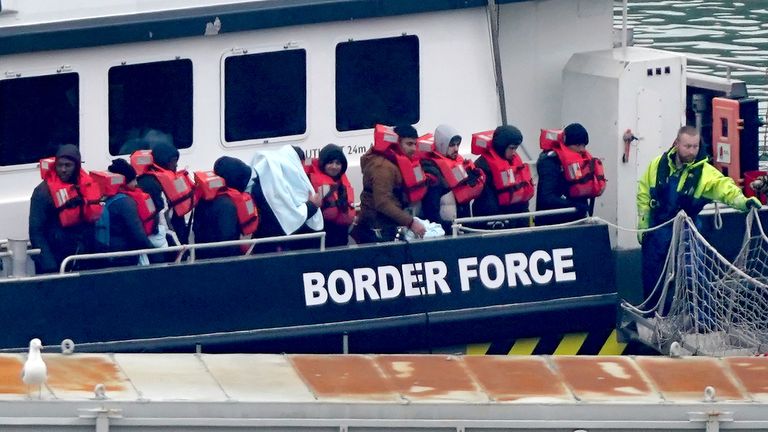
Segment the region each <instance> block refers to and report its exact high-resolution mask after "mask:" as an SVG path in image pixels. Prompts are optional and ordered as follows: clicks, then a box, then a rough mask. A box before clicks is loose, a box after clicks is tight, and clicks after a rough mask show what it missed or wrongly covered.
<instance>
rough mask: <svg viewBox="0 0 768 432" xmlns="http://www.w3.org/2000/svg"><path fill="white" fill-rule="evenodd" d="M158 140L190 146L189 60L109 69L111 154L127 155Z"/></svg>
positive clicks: (190, 68)
mask: <svg viewBox="0 0 768 432" xmlns="http://www.w3.org/2000/svg"><path fill="white" fill-rule="evenodd" d="M159 140H163V141H166V142H167V141H169V140H171V141H172V142H173V145H175V146H176V148H180V149H181V148H188V147H190V146H192V61H191V60H189V59H180V60H168V61H159V62H152V63H140V64H131V65H122V66H114V67H112V68H110V69H109V153H110V154H111V155H121V154H129V153H132V152H133V151H135V150H139V149H141V148H146V147H147V146H148V145H150V144H152V143H153V142H157V141H159Z"/></svg>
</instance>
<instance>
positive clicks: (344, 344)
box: [341, 332, 349, 354]
mask: <svg viewBox="0 0 768 432" xmlns="http://www.w3.org/2000/svg"><path fill="white" fill-rule="evenodd" d="M341 350H342V352H343V353H344V354H349V333H347V332H344V334H343V335H342V336H341Z"/></svg>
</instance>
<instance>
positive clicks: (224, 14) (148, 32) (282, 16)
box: [0, 0, 525, 55]
mask: <svg viewBox="0 0 768 432" xmlns="http://www.w3.org/2000/svg"><path fill="white" fill-rule="evenodd" d="M521 1H525V0H498V1H497V3H500V4H503V3H517V2H521ZM144 3H149V2H144ZM486 4H487V0H419V1H413V0H258V1H246V2H240V3H229V4H219V5H211V6H199V7H187V8H183V9H173V10H155V11H143V12H142V11H141V10H138V11H136V13H124V14H118V15H110V16H106V12H105V13H104V15H103V16H97V17H94V16H87V15H84V16H82V17H78V18H77V19H74V18H72V19H66V20H63V21H62V20H53V19H49V20H48V21H45V20H43V21H41V22H35V23H26V22H25V20H24V19H18V20H15V21H12V19H13V15H14V13H13V12H12V11H11V12H9V11H5V13H4V15H6V16H2V15H0V55H7V54H15V53H23V52H34V51H45V50H60V49H70V48H82V47H93V46H101V45H111V44H120V43H131V42H146V41H152V40H163V39H173V38H183V37H194V36H204V35H205V34H206V28H207V26H208V27H209V29H210V28H212V26H213V23H214V22H215V20H216V19H217V18H218V19H219V22H220V23H221V26H220V29H219V30H218V33H232V32H241V31H247V30H257V29H265V28H273V27H283V26H291V25H304V24H315V23H323V22H330V21H344V20H355V19H364V18H375V17H387V16H396V15H406V14H414V13H422V12H434V11H443V10H453V9H465V8H472V7H481V6H485V5H486ZM18 13H19V15H20V16H21V13H22V11H19V12H18ZM4 21H5V22H4ZM209 24H210V25H209Z"/></svg>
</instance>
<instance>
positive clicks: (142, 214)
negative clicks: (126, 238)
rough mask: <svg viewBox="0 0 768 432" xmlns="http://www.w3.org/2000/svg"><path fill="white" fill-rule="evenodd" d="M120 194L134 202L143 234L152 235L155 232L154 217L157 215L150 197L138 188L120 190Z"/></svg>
mask: <svg viewBox="0 0 768 432" xmlns="http://www.w3.org/2000/svg"><path fill="white" fill-rule="evenodd" d="M120 193H124V194H126V195H128V196H129V197H131V198H132V199H133V201H134V202H136V210H138V212H139V219H141V225H142V226H143V227H144V233H146V234H147V235H150V234H152V232H153V231H154V230H155V215H157V209H156V208H155V202H154V201H152V197H151V196H150V195H149V194H148V193H146V192H144V191H143V190H141V189H139V188H133V189H128V188H122V189H120Z"/></svg>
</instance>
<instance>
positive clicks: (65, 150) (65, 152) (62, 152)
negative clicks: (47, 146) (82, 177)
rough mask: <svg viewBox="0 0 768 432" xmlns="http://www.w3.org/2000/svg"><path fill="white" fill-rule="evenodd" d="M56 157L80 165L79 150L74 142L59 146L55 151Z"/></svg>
mask: <svg viewBox="0 0 768 432" xmlns="http://www.w3.org/2000/svg"><path fill="white" fill-rule="evenodd" d="M58 158H67V159H69V160H71V161H72V162H74V163H75V164H77V165H80V162H81V159H80V150H79V149H78V148H77V146H76V145H74V144H64V145H63V146H61V147H59V150H58V151H57V152H56V159H58Z"/></svg>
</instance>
